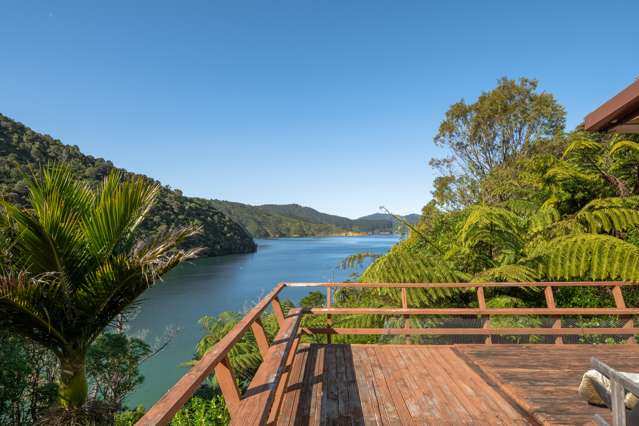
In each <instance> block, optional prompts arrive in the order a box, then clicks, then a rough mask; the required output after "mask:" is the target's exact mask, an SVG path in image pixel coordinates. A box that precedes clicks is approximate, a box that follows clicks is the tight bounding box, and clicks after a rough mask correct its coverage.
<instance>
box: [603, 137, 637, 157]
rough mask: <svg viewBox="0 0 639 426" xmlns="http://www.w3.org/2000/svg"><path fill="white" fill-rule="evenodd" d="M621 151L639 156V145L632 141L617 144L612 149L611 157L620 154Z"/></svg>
mask: <svg viewBox="0 0 639 426" xmlns="http://www.w3.org/2000/svg"><path fill="white" fill-rule="evenodd" d="M621 151H630V152H632V153H633V154H639V143H638V142H635V141H630V140H623V141H618V142H615V143H614V144H613V145H612V146H611V147H610V155H613V156H614V155H616V154H619V153H620V152H621Z"/></svg>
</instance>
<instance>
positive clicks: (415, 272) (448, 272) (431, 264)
mask: <svg viewBox="0 0 639 426" xmlns="http://www.w3.org/2000/svg"><path fill="white" fill-rule="evenodd" d="M468 278H469V276H468V274H465V273H462V272H460V271H457V270H455V269H454V268H453V267H452V266H451V265H450V264H449V263H448V262H446V261H445V260H444V259H442V258H441V257H439V256H432V255H427V254H424V253H423V252H420V251H413V250H407V249H405V248H404V247H402V245H398V246H395V247H394V248H393V249H392V250H391V251H390V252H389V253H388V254H386V255H384V256H382V257H380V258H379V259H377V260H376V261H375V262H373V264H372V265H370V266H369V267H368V268H367V269H366V271H364V273H363V274H362V276H361V278H360V280H361V281H362V282H370V283H429V282H430V283H433V282H435V283H436V282H439V283H444V282H461V281H467V280H468ZM379 292H380V294H382V295H386V296H389V297H391V298H392V299H393V300H399V291H398V290H394V289H380V290H379ZM458 292H459V291H458V290H456V289H445V288H434V289H419V290H411V291H409V292H408V298H409V302H410V303H411V304H413V305H418V306H420V305H429V304H432V303H433V302H435V301H437V300H441V299H442V298H445V297H450V296H451V295H453V294H455V293H458Z"/></svg>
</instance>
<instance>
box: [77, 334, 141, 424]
mask: <svg viewBox="0 0 639 426" xmlns="http://www.w3.org/2000/svg"><path fill="white" fill-rule="evenodd" d="M151 354H152V350H151V347H150V346H149V345H147V344H146V343H145V342H144V341H143V340H141V339H138V338H135V337H129V336H126V335H125V334H124V333H104V334H101V335H100V336H98V338H97V339H95V341H94V342H93V344H92V345H91V347H90V348H89V351H88V353H87V373H88V375H89V377H90V380H89V382H90V384H91V386H90V392H89V393H90V397H91V399H94V400H101V401H104V402H105V403H106V404H107V405H109V406H110V407H112V408H113V411H119V410H121V409H122V403H123V401H124V399H125V398H126V396H127V395H128V394H129V393H130V392H132V391H133V390H134V389H135V387H136V386H137V385H139V384H141V383H142V382H143V381H144V377H142V375H141V374H140V364H141V363H142V362H143V361H144V360H145V359H146V358H148V357H149V356H150V355H151Z"/></svg>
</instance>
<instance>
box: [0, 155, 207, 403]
mask: <svg viewBox="0 0 639 426" xmlns="http://www.w3.org/2000/svg"><path fill="white" fill-rule="evenodd" d="M27 185H28V190H29V195H28V201H29V205H30V208H20V207H19V206H16V205H13V204H10V203H8V202H2V203H1V206H2V208H3V210H4V214H3V216H2V218H3V219H2V222H0V227H1V229H0V233H3V234H4V235H5V236H7V237H8V238H9V241H10V244H9V249H8V252H7V255H8V259H7V263H6V265H4V267H3V269H2V271H0V272H1V274H0V328H1V329H4V330H8V331H10V332H12V333H16V334H20V335H22V336H25V337H27V338H29V339H32V340H33V341H34V342H37V343H39V344H41V345H42V346H44V347H46V348H48V349H49V350H51V351H52V352H53V353H54V354H55V355H56V356H57V357H58V359H59V360H60V363H61V374H60V381H59V384H60V386H59V394H60V402H61V403H62V405H63V406H67V407H70V406H73V407H80V406H81V405H82V404H84V402H85V401H86V399H87V392H88V387H87V381H86V371H85V363H86V354H87V351H88V349H89V346H90V345H91V343H92V342H93V341H94V340H95V339H96V337H97V336H98V335H99V334H100V333H101V332H102V331H103V330H104V329H105V327H107V326H108V325H109V323H110V322H111V321H112V320H113V319H114V318H115V317H116V316H117V315H118V314H120V313H121V312H123V311H124V310H126V309H127V308H128V307H129V306H130V305H131V304H132V303H133V301H134V300H135V299H136V298H137V297H138V296H139V295H140V294H142V292H143V291H144V290H146V289H147V288H148V287H149V286H151V285H153V284H154V283H155V282H157V280H158V279H159V278H160V277H161V276H162V275H163V274H164V273H166V272H167V271H169V270H170V269H172V268H173V267H174V266H175V265H177V264H178V263H180V262H181V261H183V260H186V259H189V258H192V257H193V256H195V255H196V254H197V252H198V250H197V249H191V250H179V249H177V245H178V244H179V243H180V242H181V241H183V240H184V239H186V238H188V237H189V236H191V235H194V234H196V233H197V232H198V228H195V227H185V228H172V229H169V230H167V231H165V232H163V233H161V234H159V235H156V236H155V237H153V238H150V239H147V240H143V239H139V238H137V237H136V236H137V235H138V234H137V231H138V228H139V225H140V224H141V223H142V221H143V220H144V219H145V217H146V216H147V214H148V213H149V211H150V209H151V207H152V205H153V202H154V200H155V199H156V197H157V194H158V192H159V187H158V186H156V185H150V184H148V183H147V182H145V181H144V180H143V179H142V178H140V177H137V178H129V179H123V178H122V176H121V175H120V173H119V172H117V171H113V172H111V173H110V174H109V175H108V176H107V177H105V178H104V180H103V181H102V183H101V184H100V185H98V187H97V188H96V189H95V190H93V189H91V188H90V187H89V186H88V185H87V184H86V183H84V182H81V181H79V180H76V179H75V178H74V176H73V174H72V172H71V171H70V169H69V168H68V167H66V166H62V165H57V166H56V165H52V166H49V167H47V168H44V169H42V170H41V171H40V173H38V174H37V175H35V176H33V177H32V178H31V179H29V180H28V181H27Z"/></svg>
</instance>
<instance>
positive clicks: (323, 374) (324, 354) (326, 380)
mask: <svg viewBox="0 0 639 426" xmlns="http://www.w3.org/2000/svg"><path fill="white" fill-rule="evenodd" d="M289 390H292V389H289ZM300 400H301V403H300V404H299V405H298V407H297V411H296V413H295V417H294V419H295V423H294V424H295V425H307V424H310V423H314V420H316V419H318V417H319V419H322V424H329V425H331V424H356V425H357V424H363V418H364V414H363V412H362V402H361V400H360V395H359V390H358V387H357V380H356V378H355V361H354V359H353V351H352V348H351V346H350V345H330V346H324V345H310V347H309V348H308V354H307V361H306V365H305V369H304V375H303V380H302V384H301V398H300Z"/></svg>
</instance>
